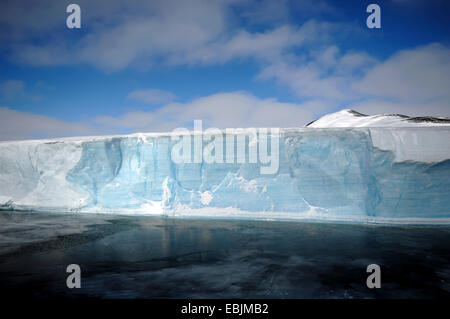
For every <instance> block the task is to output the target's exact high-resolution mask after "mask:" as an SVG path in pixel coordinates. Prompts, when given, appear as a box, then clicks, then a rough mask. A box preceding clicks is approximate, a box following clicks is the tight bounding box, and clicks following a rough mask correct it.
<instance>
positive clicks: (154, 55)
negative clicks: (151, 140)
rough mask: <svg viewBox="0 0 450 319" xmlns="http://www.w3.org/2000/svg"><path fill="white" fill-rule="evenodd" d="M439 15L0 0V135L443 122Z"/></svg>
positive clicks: (446, 103)
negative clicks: (388, 118)
mask: <svg viewBox="0 0 450 319" xmlns="http://www.w3.org/2000/svg"><path fill="white" fill-rule="evenodd" d="M70 3H77V4H79V5H80V7H81V21H82V22H81V23H82V28H81V29H68V28H67V27H66V23H65V21H66V18H67V16H68V14H67V13H66V6H67V5H68V4H70ZM370 3H377V4H378V5H379V6H380V7H381V29H368V28H367V27H366V18H367V16H368V15H369V14H368V13H366V7H367V5H368V4H370ZM449 14H450V2H448V1H445V0H442V1H441V0H435V1H425V0H410V1H408V0H385V1H359V0H342V1H323V0H315V1H312V0H298V1H256V0H243V1H237V0H236V1H201V0H199V1H182V2H181V1H137V0H131V1H130V0H129V1H125V0H117V1H113V0H109V1H106V0H101V1H87V0H78V1H56V0H53V1H48V0H42V1H33V2H29V1H22V0H15V1H2V2H1V3H0V139H1V140H9V139H23V138H33V137H56V136H71V135H92V134H95V135H99V134H120V133H131V132H140V131H141V132H148V131H164V130H172V129H174V128H176V127H181V126H189V125H190V123H192V121H193V120H195V119H202V120H204V122H205V126H207V127H219V128H224V127H248V126H277V127H292V126H302V125H304V124H306V123H308V122H310V121H311V120H313V119H315V118H317V117H318V116H320V115H323V114H326V113H329V112H333V111H337V110H339V109H342V108H354V109H356V110H358V111H360V112H363V113H369V114H376V113H403V114H408V115H436V116H450V93H449V92H450V35H449V30H450V19H448V16H449Z"/></svg>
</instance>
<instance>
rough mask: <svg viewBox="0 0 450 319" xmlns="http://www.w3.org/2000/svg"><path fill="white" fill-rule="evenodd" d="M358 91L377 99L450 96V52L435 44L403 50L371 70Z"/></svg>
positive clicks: (449, 49)
mask: <svg viewBox="0 0 450 319" xmlns="http://www.w3.org/2000/svg"><path fill="white" fill-rule="evenodd" d="M354 87H355V89H357V90H358V91H360V92H362V93H365V94H368V95H370V96H375V97H383V98H392V99H401V100H404V101H411V102H417V101H427V100H430V99H436V98H442V97H445V96H446V97H449V96H450V48H448V47H445V46H443V45H441V44H431V45H428V46H424V47H419V48H416V49H412V50H403V51H400V52H398V53H396V54H394V55H393V56H392V57H390V58H389V59H388V60H386V61H384V62H383V63H380V64H378V65H377V66H375V67H374V68H373V69H371V70H370V71H369V72H368V73H367V74H366V76H365V77H364V79H363V80H362V81H361V82H358V83H356V84H355V85H354Z"/></svg>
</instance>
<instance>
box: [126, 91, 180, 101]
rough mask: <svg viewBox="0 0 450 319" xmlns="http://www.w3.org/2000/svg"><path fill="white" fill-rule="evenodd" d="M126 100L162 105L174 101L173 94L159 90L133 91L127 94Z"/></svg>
mask: <svg viewBox="0 0 450 319" xmlns="http://www.w3.org/2000/svg"><path fill="white" fill-rule="evenodd" d="M127 98H128V99H131V100H135V101H139V102H143V103H149V104H163V103H169V102H172V101H173V100H174V99H175V94H173V93H171V92H168V91H164V90H159V89H145V90H135V91H133V92H131V93H130V94H128V96H127Z"/></svg>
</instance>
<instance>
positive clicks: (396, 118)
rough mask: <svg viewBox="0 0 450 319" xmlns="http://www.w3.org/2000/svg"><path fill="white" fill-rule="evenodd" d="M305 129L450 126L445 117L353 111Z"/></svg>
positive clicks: (317, 122)
mask: <svg viewBox="0 0 450 319" xmlns="http://www.w3.org/2000/svg"><path fill="white" fill-rule="evenodd" d="M306 126H307V127H316V128H326V127H422V126H450V119H449V118H445V117H431V116H423V117H409V116H406V115H402V114H378V115H365V114H362V113H359V112H357V111H355V110H351V109H344V110H342V111H339V112H336V113H331V114H327V115H325V116H322V117H321V118H319V119H318V120H316V121H313V122H311V123H309V124H308V125H306Z"/></svg>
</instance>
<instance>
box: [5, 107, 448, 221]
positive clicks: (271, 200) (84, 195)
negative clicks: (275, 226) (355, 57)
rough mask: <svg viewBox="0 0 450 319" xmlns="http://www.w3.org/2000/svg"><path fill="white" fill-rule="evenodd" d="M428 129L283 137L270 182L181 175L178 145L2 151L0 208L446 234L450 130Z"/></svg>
mask: <svg viewBox="0 0 450 319" xmlns="http://www.w3.org/2000/svg"><path fill="white" fill-rule="evenodd" d="M345 112H347V120H348V121H350V122H351V121H352V119H349V117H350V116H355V117H356V116H357V115H353V114H352V113H349V112H348V111H345ZM344 115H345V114H344ZM319 122H320V120H319ZM322 122H323V121H322ZM412 123H414V122H412ZM416 123H417V122H416ZM426 123H428V125H408V126H406V127H395V126H384V127H370V125H367V126H368V127H356V128H355V127H347V128H330V127H325V128H317V127H313V125H311V126H312V127H305V128H295V129H281V130H280V132H279V165H278V170H277V171H276V172H275V173H274V174H261V170H260V168H261V165H265V164H262V163H249V162H246V163H239V161H234V162H233V163H205V162H202V163H175V162H174V161H173V160H172V158H171V156H172V155H171V149H172V148H173V146H174V144H175V143H176V141H174V140H173V138H172V137H173V135H172V134H170V133H168V134H163V133H161V134H152V133H149V134H133V135H124V136H109V137H85V138H65V139H51V140H28V141H18V142H1V143H0V207H1V208H2V209H16V210H22V209H23V210H35V211H64V212H66V211H75V212H120V213H136V214H145V213H146V214H166V215H169V216H173V215H175V216H205V217H206V216H207V217H237V218H264V219H320V220H342V221H356V222H365V221H374V222H377V221H379V222H419V223H427V222H431V223H448V222H449V220H450V126H447V125H445V123H443V124H442V123H437V124H436V122H426ZM430 123H431V124H430ZM433 123H434V124H435V125H433ZM316 124H317V123H316ZM330 126H333V125H330ZM375 126H376V125H375ZM239 132H240V133H239ZM239 132H235V133H233V134H235V135H239V134H246V133H245V132H246V131H245V130H244V131H239ZM272 138H273V137H272ZM207 141H208V139H206V140H205V141H203V144H207ZM245 143H249V141H248V140H245ZM225 150H226V149H225V147H224V151H225ZM246 155H247V156H248V155H249V154H246Z"/></svg>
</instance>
